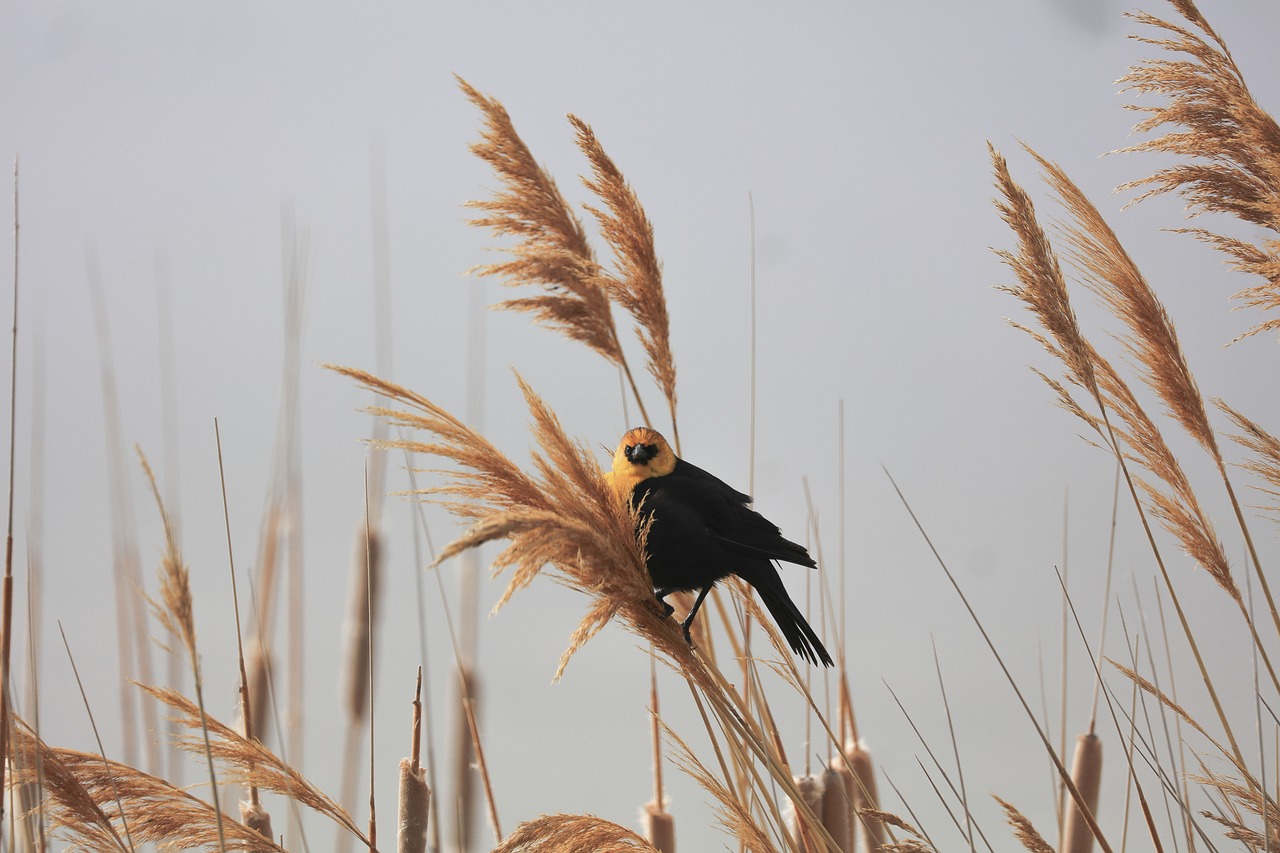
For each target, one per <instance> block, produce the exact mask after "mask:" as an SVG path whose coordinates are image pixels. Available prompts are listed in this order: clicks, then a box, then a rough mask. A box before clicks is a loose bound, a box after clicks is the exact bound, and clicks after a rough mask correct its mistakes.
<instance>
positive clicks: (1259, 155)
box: [1120, 0, 1280, 340]
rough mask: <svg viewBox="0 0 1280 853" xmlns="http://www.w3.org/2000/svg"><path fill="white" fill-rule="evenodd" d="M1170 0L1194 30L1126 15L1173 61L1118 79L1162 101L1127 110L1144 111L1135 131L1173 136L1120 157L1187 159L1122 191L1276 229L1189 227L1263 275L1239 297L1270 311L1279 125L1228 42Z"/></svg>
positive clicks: (1278, 245) (1278, 296)
mask: <svg viewBox="0 0 1280 853" xmlns="http://www.w3.org/2000/svg"><path fill="white" fill-rule="evenodd" d="M1171 1H1172V4H1173V6H1174V8H1176V9H1177V10H1178V12H1179V13H1180V14H1181V15H1182V16H1183V17H1184V18H1186V20H1187V21H1188V22H1189V24H1190V27H1187V26H1180V25H1178V24H1174V23H1172V22H1170V21H1166V20H1164V19H1161V18H1158V17H1156V16H1155V15H1150V14H1146V13H1137V14H1133V15H1130V17H1131V18H1133V19H1134V20H1135V21H1137V22H1138V23H1139V24H1143V25H1145V26H1149V27H1152V28H1154V29H1156V30H1159V31H1161V34H1160V35H1159V36H1157V37H1145V36H1135V37H1134V38H1135V39H1137V40H1138V41H1140V42H1143V43H1145V44H1150V45H1153V46H1155V47H1158V48H1161V49H1162V50H1164V51H1165V52H1166V54H1171V56H1169V55H1166V56H1164V57H1161V58H1156V59H1147V60H1144V61H1142V62H1140V63H1138V64H1136V65H1134V66H1133V67H1132V68H1130V70H1129V73H1128V74H1126V75H1125V76H1124V77H1122V78H1121V79H1120V82H1121V83H1123V84H1124V85H1125V87H1126V90H1127V91H1131V92H1135V93H1137V94H1138V95H1139V96H1141V95H1158V96H1163V97H1164V98H1165V99H1166V100H1165V102H1164V103H1163V104H1158V105H1142V104H1129V105H1127V106H1128V107H1129V108H1130V109H1133V110H1136V111H1138V112H1141V113H1145V114H1147V117H1146V118H1144V119H1142V120H1141V121H1139V122H1138V123H1137V124H1136V125H1135V127H1134V131H1135V132H1137V133H1150V132H1153V131H1157V130H1161V129H1167V128H1172V129H1167V130H1166V131H1165V132H1164V133H1163V135H1161V136H1157V137H1155V138H1153V139H1148V140H1145V141H1143V142H1140V143H1138V144H1136V145H1131V146H1129V147H1127V148H1124V149H1121V150H1122V151H1124V152H1142V151H1154V152H1161V153H1167V154H1174V155H1177V156H1178V157H1179V158H1184V160H1183V162H1179V163H1178V164H1176V165H1174V166H1170V167H1168V168H1165V169H1160V170H1158V171H1156V172H1155V173H1154V174H1152V175H1149V176H1148V177H1145V178H1140V179H1138V180H1135V181H1130V182H1128V183H1126V184H1124V185H1123V186H1122V187H1121V189H1124V190H1130V189H1132V190H1140V191H1142V192H1141V194H1140V195H1138V196H1137V198H1135V200H1134V201H1135V202H1137V201H1141V200H1143V199H1146V198H1149V197H1151V196H1154V195H1161V194H1164V193H1171V192H1176V193H1178V194H1179V195H1181V196H1182V197H1183V198H1184V199H1185V200H1186V201H1187V205H1188V209H1189V211H1190V215H1192V216H1195V215H1198V214H1200V213H1225V214H1228V215H1230V216H1233V217H1235V218H1237V219H1239V220H1241V221H1243V222H1247V223H1250V224H1253V225H1257V226H1260V227H1262V228H1265V229H1267V230H1268V231H1270V232H1271V234H1272V235H1273V236H1271V237H1269V238H1266V239H1262V240H1260V241H1258V242H1257V243H1249V242H1246V241H1243V240H1239V239H1236V238H1233V237H1228V236H1225V235H1221V234H1216V233H1213V232H1210V231H1208V230H1205V229H1202V228H1192V229H1185V230H1186V231H1187V232H1188V233H1191V234H1192V235H1194V236H1196V237H1197V238H1199V239H1201V240H1204V241H1205V242H1207V243H1209V244H1210V245H1212V246H1214V247H1215V248H1217V249H1218V250H1219V251H1221V252H1223V253H1225V254H1226V255H1227V256H1228V257H1230V258H1231V259H1232V261H1233V268H1234V269H1236V270H1239V271H1241V272H1245V273H1250V274H1253V275H1258V276H1261V277H1262V278H1263V279H1264V283H1263V284H1261V285H1258V286H1255V287H1250V288H1246V289H1244V290H1242V291H1240V292H1239V293H1237V294H1236V295H1235V298H1237V299H1239V300H1241V301H1242V302H1243V303H1244V304H1245V305H1248V306H1250V307H1253V308H1257V309H1259V310H1262V311H1274V310H1275V309H1276V308H1280V239H1277V238H1276V236H1274V235H1277V234H1280V126H1277V124H1276V121H1275V119H1274V118H1272V116H1271V115H1270V114H1268V113H1267V112H1266V111H1265V110H1263V109H1262V108H1261V107H1260V106H1259V105H1258V103H1257V101H1256V100H1255V99H1254V97H1253V94H1252V93H1251V92H1250V91H1249V87H1248V85H1247V84H1246V83H1245V79H1244V74H1243V73H1242V72H1241V70H1240V67H1239V66H1238V65H1237V64H1236V62H1235V59H1234V58H1233V57H1232V56H1231V51H1230V50H1228V49H1227V45H1226V42H1224V41H1223V40H1222V37H1221V36H1219V35H1218V33H1217V32H1216V31H1215V30H1214V29H1213V27H1211V26H1210V25H1209V22H1208V21H1207V20H1206V19H1205V17H1204V16H1203V15H1202V14H1201V13H1200V10H1199V9H1198V8H1196V5H1195V3H1194V2H1192V0H1171ZM1276 328H1280V318H1277V317H1271V318H1269V319H1266V320H1264V321H1263V322H1261V323H1259V324H1257V325H1255V326H1253V327H1252V328H1250V329H1248V330H1246V331H1245V332H1244V333H1243V334H1241V335H1240V337H1241V338H1243V337H1248V336H1250V335H1254V334H1257V333H1258V332H1263V331H1270V330H1273V329H1276ZM1237 340H1239V338H1237Z"/></svg>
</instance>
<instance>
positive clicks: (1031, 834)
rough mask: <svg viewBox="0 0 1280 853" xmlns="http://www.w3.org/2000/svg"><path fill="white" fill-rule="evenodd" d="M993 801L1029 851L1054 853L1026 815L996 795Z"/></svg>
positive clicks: (1091, 837) (1090, 837) (1014, 833)
mask: <svg viewBox="0 0 1280 853" xmlns="http://www.w3.org/2000/svg"><path fill="white" fill-rule="evenodd" d="M995 801H996V802H997V803H999V804H1000V807H1001V808H1002V809H1004V814H1005V819H1006V820H1008V821H1009V826H1011V827H1013V835H1014V837H1015V838H1017V839H1018V841H1019V842H1021V844H1022V846H1023V847H1025V848H1027V850H1029V851H1031V853H1054V851H1053V847H1051V846H1050V845H1049V842H1047V841H1045V840H1044V837H1043V836H1042V835H1040V833H1039V832H1037V831H1036V828H1035V827H1034V826H1033V825H1032V824H1031V821H1030V820H1028V819H1027V817H1026V815H1024V814H1023V813H1022V812H1020V811H1018V809H1017V808H1016V807H1014V806H1011V805H1009V804H1008V803H1006V802H1005V801H1004V800H1002V799H1000V798H999V797H996V798H995ZM1089 840H1090V841H1092V840H1093V836H1092V835H1090V836H1089ZM1063 849H1064V850H1066V849H1068V848H1067V847H1066V846H1065V845H1064V846H1063Z"/></svg>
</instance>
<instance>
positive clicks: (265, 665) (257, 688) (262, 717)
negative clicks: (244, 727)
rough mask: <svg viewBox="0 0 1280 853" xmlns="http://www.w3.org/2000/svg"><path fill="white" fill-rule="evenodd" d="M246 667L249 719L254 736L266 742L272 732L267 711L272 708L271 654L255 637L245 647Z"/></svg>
mask: <svg viewBox="0 0 1280 853" xmlns="http://www.w3.org/2000/svg"><path fill="white" fill-rule="evenodd" d="M244 666H245V670H246V671H247V673H248V677H247V679H246V680H247V681H248V684H249V719H251V720H253V734H254V736H255V737H257V738H258V739H259V740H265V737H264V736H265V734H266V732H268V731H270V728H271V727H270V724H269V721H268V719H267V711H268V710H269V709H270V708H271V702H270V699H271V697H270V695H268V693H267V691H268V690H270V689H271V686H270V683H269V682H270V678H269V675H270V673H271V652H270V651H268V650H267V649H266V648H265V647H264V646H263V645H262V643H260V642H258V639H257V638H256V637H255V638H253V639H251V640H249V642H248V643H247V644H246V645H245V653H244Z"/></svg>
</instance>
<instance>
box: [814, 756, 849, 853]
mask: <svg viewBox="0 0 1280 853" xmlns="http://www.w3.org/2000/svg"><path fill="white" fill-rule="evenodd" d="M837 764H839V767H837V766H836V765H837ZM852 783H853V774H852V773H850V772H849V768H847V767H845V766H844V764H843V762H839V761H838V760H833V761H832V762H831V766H830V767H828V768H827V769H826V770H823V771H822V812H821V817H822V825H823V826H825V827H826V828H827V833H828V834H829V835H830V836H831V837H832V838H833V839H835V842H836V844H837V845H839V847H840V851H841V853H851V851H852V850H853V833H852V832H850V826H849V819H850V817H852V815H853V797H852V796H851V794H852V791H851V790H850V789H851V788H852Z"/></svg>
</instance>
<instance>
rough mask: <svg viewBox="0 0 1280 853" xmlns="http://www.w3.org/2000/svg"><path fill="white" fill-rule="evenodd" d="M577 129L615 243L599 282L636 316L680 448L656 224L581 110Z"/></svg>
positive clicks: (603, 224)
mask: <svg viewBox="0 0 1280 853" xmlns="http://www.w3.org/2000/svg"><path fill="white" fill-rule="evenodd" d="M569 122H570V123H571V124H572V125H573V127H574V129H575V130H576V131H577V137H578V147H579V148H580V149H581V150H582V153H583V154H585V155H587V159H588V160H589V161H590V162H591V171H592V177H590V178H583V183H584V184H586V185H587V188H588V189H590V190H591V191H592V192H593V193H595V194H596V197H597V198H599V199H600V201H601V202H603V203H604V205H605V207H606V208H608V210H607V212H606V210H604V209H602V208H599V207H595V206H590V205H588V206H587V210H589V211H590V212H591V213H592V215H593V216H595V218H596V221H597V222H599V223H600V232H601V233H602V234H603V235H604V238H605V240H606V241H608V243H609V245H610V247H611V248H612V249H613V254H614V257H615V258H616V260H617V266H618V273H619V274H618V275H616V276H614V275H605V276H603V278H602V279H601V286H602V287H603V288H604V289H605V292H606V293H608V294H609V297H610V299H612V300H613V301H614V302H616V303H617V304H619V305H621V306H622V307H623V308H624V309H626V311H627V313H628V314H630V315H631V316H632V317H633V318H634V319H635V321H636V335H637V336H638V337H639V338H640V343H641V344H642V345H643V346H644V351H645V355H646V356H648V362H649V373H650V375H652V376H653V378H654V381H656V382H657V383H658V388H659V389H661V391H662V396H663V397H664V398H665V399H666V401H667V407H668V409H669V410H670V413H671V429H672V436H671V437H672V440H673V444H674V446H675V447H676V452H677V453H678V452H679V447H680V430H679V428H678V427H677V425H676V423H677V422H676V364H675V357H674V356H673V355H672V352H671V333H670V329H669V323H668V319H667V299H666V296H665V294H664V293H663V289H662V266H661V264H659V262H658V255H657V250H656V249H655V247H654V243H653V225H652V224H651V223H650V222H649V218H648V217H647V216H646V215H645V212H644V208H643V207H641V205H640V199H639V198H637V196H636V194H635V192H634V191H633V190H632V189H631V187H630V185H628V184H627V181H626V179H625V178H623V176H622V172H621V171H620V170H619V169H618V167H617V165H615V164H614V162H613V160H612V159H611V158H610V157H609V155H608V154H606V153H605V150H604V147H603V146H601V144H600V140H599V139H597V138H596V135H595V131H593V130H592V129H591V126H590V125H588V124H587V123H586V122H584V121H583V120H582V119H580V118H578V117H577V116H569Z"/></svg>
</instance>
